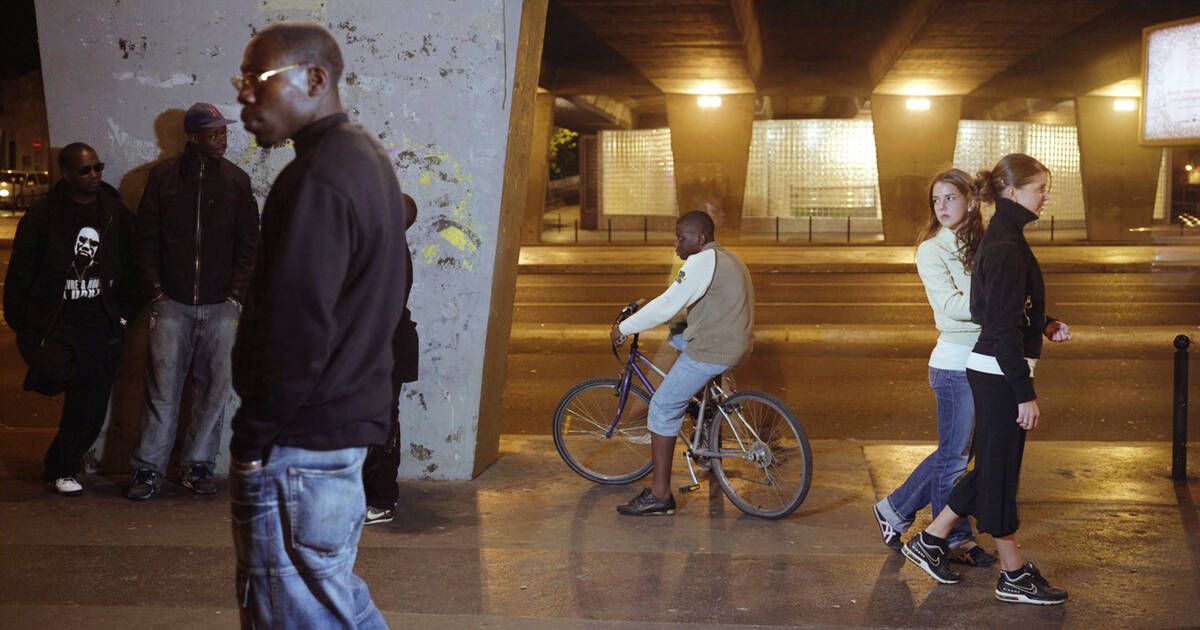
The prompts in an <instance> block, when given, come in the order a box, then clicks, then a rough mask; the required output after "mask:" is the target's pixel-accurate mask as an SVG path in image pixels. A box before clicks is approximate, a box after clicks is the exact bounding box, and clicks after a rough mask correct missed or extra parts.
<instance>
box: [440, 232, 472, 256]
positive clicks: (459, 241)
mask: <svg viewBox="0 0 1200 630" xmlns="http://www.w3.org/2000/svg"><path fill="white" fill-rule="evenodd" d="M438 234H439V235H441V237H442V238H444V239H446V242H448V243H450V244H451V245H453V246H455V247H457V248H458V249H460V250H462V251H467V250H470V251H472V252H474V251H475V250H476V249H478V248H477V247H475V242H474V241H472V240H471V239H469V238H467V235H466V234H465V233H464V232H463V231H462V230H460V229H458V228H457V227H454V226H453V225H451V226H450V227H446V228H442V230H441V231H440V232H438Z"/></svg>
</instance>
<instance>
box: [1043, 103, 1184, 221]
mask: <svg viewBox="0 0 1200 630" xmlns="http://www.w3.org/2000/svg"><path fill="white" fill-rule="evenodd" d="M1114 100H1116V99H1115V98H1113V97H1109V96H1081V97H1079V98H1077V99H1075V118H1076V120H1077V121H1078V123H1077V124H1078V128H1079V170H1080V175H1081V176H1082V178H1083V203H1084V218H1085V221H1086V225H1087V237H1088V240H1089V241H1134V242H1141V241H1149V240H1150V233H1149V232H1131V231H1130V230H1131V229H1136V228H1142V227H1149V226H1150V224H1151V223H1152V222H1153V218H1154V198H1155V193H1156V192H1157V190H1158V173H1159V168H1160V166H1161V160H1162V149H1161V148H1160V147H1143V146H1141V145H1139V144H1138V116H1137V112H1126V111H1120V112H1118V111H1115V110H1113V101H1114ZM1051 194H1054V191H1053V188H1051Z"/></svg>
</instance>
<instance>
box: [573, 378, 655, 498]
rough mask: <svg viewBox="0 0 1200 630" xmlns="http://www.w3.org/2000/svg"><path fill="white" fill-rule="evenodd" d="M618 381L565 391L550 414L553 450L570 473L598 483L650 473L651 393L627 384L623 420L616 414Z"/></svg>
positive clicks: (606, 380)
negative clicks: (569, 469)
mask: <svg viewBox="0 0 1200 630" xmlns="http://www.w3.org/2000/svg"><path fill="white" fill-rule="evenodd" d="M620 387H621V382H620V381H619V380H618V379H615V378H594V379H591V380H588V381H584V382H582V383H580V384H578V385H576V386H574V387H572V388H571V389H570V390H568V391H567V393H566V394H564V395H563V397H562V400H561V401H559V403H558V408H557V409H555V410H554V424H553V427H554V448H556V449H558V454H559V455H561V456H562V458H563V461H564V462H566V463H567V466H570V467H571V470H574V471H575V472H577V473H579V474H580V475H581V476H583V477H584V478H585V479H589V480H591V481H594V482H596V483H603V484H610V485H620V484H626V483H629V482H631V481H636V480H638V479H641V478H642V477H645V476H646V474H647V473H649V472H650V467H651V462H650V429H648V428H647V427H646V413H647V411H648V410H649V408H650V394H647V393H646V392H645V391H644V390H642V389H641V388H639V387H637V386H634V385H630V386H629V396H628V398H627V399H626V402H625V408H624V409H623V410H622V411H621V418H620V420H619V421H618V422H617V426H616V427H615V428H614V429H613V432H612V436H611V437H605V433H606V432H607V431H608V428H609V427H610V426H612V423H613V418H615V417H616V415H617V405H619V404H620V402H621V399H620V397H619V394H620Z"/></svg>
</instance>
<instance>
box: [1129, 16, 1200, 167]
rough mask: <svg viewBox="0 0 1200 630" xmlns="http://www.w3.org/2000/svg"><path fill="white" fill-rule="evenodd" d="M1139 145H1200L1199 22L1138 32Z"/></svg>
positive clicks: (1194, 19) (1180, 23)
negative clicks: (1140, 33) (1139, 52)
mask: <svg viewBox="0 0 1200 630" xmlns="http://www.w3.org/2000/svg"><path fill="white" fill-rule="evenodd" d="M1138 140H1139V141H1140V142H1141V143H1142V144H1147V145H1157V146H1186V145H1195V144H1200V17H1193V18H1188V19H1186V20H1179V21H1177V22H1167V23H1165V24H1155V25H1154V26H1148V27H1146V28H1145V29H1143V31H1142V116H1141V125H1140V126H1139V128H1138Z"/></svg>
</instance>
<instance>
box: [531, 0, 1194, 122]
mask: <svg viewBox="0 0 1200 630" xmlns="http://www.w3.org/2000/svg"><path fill="white" fill-rule="evenodd" d="M1198 14H1200V0H1162V1H1159V0H1138V1H1134V0H986V1H983V0H550V5H549V11H548V15H547V24H546V39H545V46H544V51H543V56H542V72H541V80H540V84H541V87H543V88H545V89H547V90H549V91H551V92H553V93H555V94H556V95H559V96H566V97H577V96H585V95H586V96H605V97H611V98H614V99H616V100H618V101H620V102H621V104H622V106H623V107H624V108H626V109H627V111H628V115H626V116H618V117H606V116H605V115H604V112H603V110H602V109H600V108H585V109H589V110H596V111H595V112H594V113H595V116H593V118H591V119H590V120H588V121H580V120H578V119H579V116H574V118H575V119H576V120H575V123H576V124H578V125H581V126H584V127H589V126H590V127H593V128H594V127H605V126H611V127H627V126H647V125H646V123H650V124H658V123H660V122H661V119H662V117H663V116H662V114H663V109H662V108H663V98H662V95H663V94H669V93H682V94H735V93H736V94H747V93H749V94H758V95H760V96H763V97H766V98H764V99H760V103H761V104H762V107H760V108H759V109H760V112H761V114H762V116H763V117H775V118H796V117H820V118H827V117H849V116H854V115H856V114H858V113H859V108H860V106H861V105H863V104H865V103H867V102H868V101H869V99H870V96H871V94H874V93H880V94H912V95H963V96H965V97H967V98H966V99H964V117H983V118H995V119H1018V120H1019V119H1026V118H1029V117H1030V116H1032V115H1034V114H1036V113H1037V112H1041V111H1046V110H1052V109H1055V108H1057V107H1058V105H1059V104H1060V103H1061V102H1062V101H1063V100H1066V99H1070V98H1073V97H1074V96H1076V95H1081V94H1087V93H1097V92H1098V91H1100V92H1102V91H1103V90H1105V89H1109V90H1111V89H1119V90H1120V91H1122V92H1125V93H1127V92H1128V91H1129V89H1130V86H1131V85H1136V81H1132V82H1131V81H1130V80H1131V79H1133V78H1135V77H1137V76H1138V74H1139V72H1140V64H1141V30H1142V28H1143V27H1145V26H1148V25H1150V24H1156V23H1159V22H1165V21H1169V20H1174V19H1181V18H1184V17H1189V16H1192V15H1198ZM1113 84H1117V85H1119V86H1120V87H1119V88H1112V87H1111V86H1112V85H1113ZM623 111H624V110H623ZM575 113H576V114H577V113H578V112H575Z"/></svg>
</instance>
